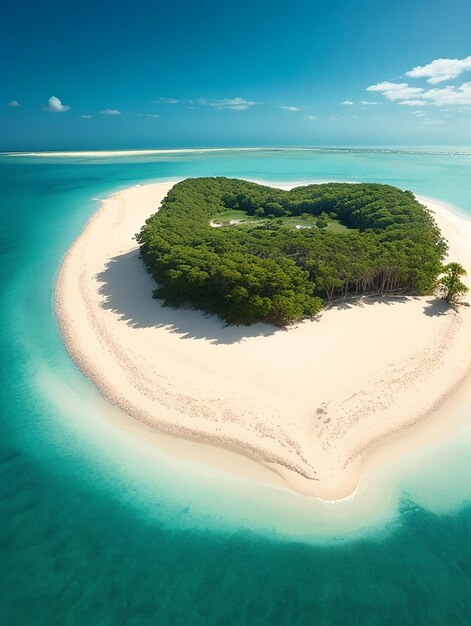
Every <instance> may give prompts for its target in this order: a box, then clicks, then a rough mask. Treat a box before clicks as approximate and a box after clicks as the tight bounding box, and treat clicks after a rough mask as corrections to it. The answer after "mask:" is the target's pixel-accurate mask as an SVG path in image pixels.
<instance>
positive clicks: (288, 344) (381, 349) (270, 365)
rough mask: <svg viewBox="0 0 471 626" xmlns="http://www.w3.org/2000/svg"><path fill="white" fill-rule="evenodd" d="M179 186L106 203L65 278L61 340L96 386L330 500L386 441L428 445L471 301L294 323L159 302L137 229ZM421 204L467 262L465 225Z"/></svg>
mask: <svg viewBox="0 0 471 626" xmlns="http://www.w3.org/2000/svg"><path fill="white" fill-rule="evenodd" d="M173 184H174V183H157V184H152V185H144V186H137V187H133V188H131V189H127V190H125V191H122V192H120V193H118V194H116V195H114V196H112V197H111V198H109V199H107V200H105V201H104V202H103V204H102V206H101V208H100V210H99V211H98V212H97V213H96V214H95V215H94V216H93V217H92V219H91V220H90V221H89V222H88V224H87V225H86V227H85V229H84V231H83V232H82V234H81V235H80V237H79V238H78V239H77V240H76V241H75V243H74V245H73V246H72V248H71V249H70V250H69V252H68V254H67V256H66V258H65V260H64V263H63V265H62V268H61V271H60V273H59V277H58V281H57V289H56V309H57V314H58V318H59V321H60V325H61V330H62V333H63V337H64V340H65V343H66V346H67V348H68V350H69V353H70V354H71V356H72V358H73V359H74V360H75V362H76V363H77V364H78V365H79V367H80V368H81V369H82V370H83V371H84V372H85V373H86V374H87V375H88V376H89V377H90V378H91V379H92V380H93V381H94V383H95V384H96V385H97V387H98V388H99V389H100V391H101V392H102V393H103V394H104V395H105V396H106V397H107V398H109V399H110V400H111V401H112V402H113V403H114V404H116V405H118V406H120V407H121V408H122V409H124V410H125V411H126V412H127V413H129V414H130V415H132V416H134V417H136V418H138V419H141V420H143V421H145V422H147V423H150V424H152V425H155V426H156V427H157V428H159V429H160V430H162V431H164V432H168V433H173V434H178V435H183V436H185V437H189V438H194V439H196V440H198V441H201V442H207V443H213V444H218V445H220V446H223V447H229V448H231V449H234V450H237V451H239V452H243V453H245V454H247V455H249V456H251V457H252V458H254V459H256V460H258V461H260V462H262V463H264V464H265V465H267V466H268V467H271V468H272V469H274V470H276V471H277V472H278V473H279V474H281V476H283V478H284V479H285V480H286V481H287V482H288V484H289V485H291V486H292V487H293V488H295V489H297V490H299V491H301V492H303V493H306V494H312V495H317V496H320V497H323V498H326V499H337V498H340V497H343V496H345V495H348V494H350V493H352V491H353V490H354V489H355V486H356V485H357V482H358V478H359V471H360V466H361V462H362V460H363V459H364V457H365V455H366V453H367V452H368V451H370V450H372V449H374V448H376V447H377V445H378V444H379V443H383V442H384V441H385V440H389V441H391V440H393V439H394V437H393V435H397V434H398V433H403V432H408V431H410V433H409V432H408V436H409V437H410V438H412V439H414V436H415V437H416V441H417V445H420V442H421V438H420V437H417V436H416V433H417V431H419V430H420V429H418V428H415V429H411V427H412V426H413V425H415V424H418V423H422V424H423V423H424V422H426V420H425V418H426V417H428V416H431V415H432V414H434V415H435V417H438V418H440V413H439V412H440V407H441V406H442V404H443V402H444V401H445V400H448V399H449V398H450V396H451V394H452V393H453V392H454V391H455V390H457V388H458V387H459V386H460V384H461V383H462V382H463V381H464V380H465V378H466V377H467V375H468V373H469V372H470V371H471V307H469V308H468V307H461V308H460V309H459V312H458V313H455V312H454V311H453V310H451V309H448V308H447V307H446V306H445V305H444V304H443V303H442V302H441V301H438V300H436V299H435V298H434V297H421V298H397V299H380V300H376V301H373V300H370V299H364V300H363V301H362V302H360V303H350V304H346V305H341V306H338V307H337V308H332V309H330V310H328V311H325V312H324V313H323V315H322V317H321V319H320V321H306V322H303V323H301V324H298V325H297V326H296V327H293V328H290V329H289V330H287V331H286V330H277V329H274V328H273V327H271V326H268V325H264V324H257V325H254V326H251V327H225V326H224V324H223V323H222V322H221V321H220V320H218V319H217V318H215V317H207V316H205V315H203V314H201V313H199V312H197V311H188V310H173V309H170V308H165V307H162V305H161V304H160V303H159V302H158V301H156V300H154V299H153V298H152V291H153V289H154V288H155V285H154V283H153V280H152V279H151V277H150V276H149V275H148V274H146V272H145V270H144V267H143V265H142V263H141V261H140V260H139V258H138V249H137V245H136V242H135V240H134V234H135V233H136V232H138V231H139V229H140V227H141V225H142V224H143V223H144V221H145V219H146V218H147V217H148V216H149V215H151V214H152V213H154V212H155V211H156V210H157V208H158V207H159V205H160V202H161V200H162V198H163V197H164V196H165V194H166V193H167V191H168V190H169V189H170V188H171V187H172V185H173ZM421 201H423V202H425V200H424V199H421ZM426 203H427V206H428V207H429V209H430V210H432V211H433V212H434V215H435V218H436V220H437V222H438V224H439V226H440V228H441V230H442V232H443V234H444V235H445V237H446V238H447V239H448V241H449V244H450V257H451V258H452V259H453V260H457V261H459V262H461V263H462V264H463V265H464V266H465V267H467V268H469V269H470V271H471V221H469V220H467V219H466V218H464V217H462V216H460V215H458V214H457V213H455V212H453V211H451V210H449V209H448V208H445V207H443V206H440V205H438V204H436V203H434V202H431V201H429V200H427V201H426ZM467 397H468V399H469V397H470V396H469V395H468V396H467ZM209 450H210V448H209V447H208V454H209V453H210V452H209Z"/></svg>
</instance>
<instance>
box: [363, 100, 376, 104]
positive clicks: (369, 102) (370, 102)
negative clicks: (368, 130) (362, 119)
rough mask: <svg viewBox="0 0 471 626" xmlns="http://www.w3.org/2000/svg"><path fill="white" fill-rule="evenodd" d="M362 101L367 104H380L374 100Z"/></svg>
mask: <svg viewBox="0 0 471 626" xmlns="http://www.w3.org/2000/svg"><path fill="white" fill-rule="evenodd" d="M361 103H362V104H365V105H370V104H378V103H377V102H373V101H372V100H362V101H361Z"/></svg>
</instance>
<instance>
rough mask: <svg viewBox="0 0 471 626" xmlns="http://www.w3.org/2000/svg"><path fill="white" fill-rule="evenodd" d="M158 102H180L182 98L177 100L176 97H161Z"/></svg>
mask: <svg viewBox="0 0 471 626" xmlns="http://www.w3.org/2000/svg"><path fill="white" fill-rule="evenodd" d="M156 102H165V104H178V103H179V102H180V100H176V99H175V98H159V99H158V100H156Z"/></svg>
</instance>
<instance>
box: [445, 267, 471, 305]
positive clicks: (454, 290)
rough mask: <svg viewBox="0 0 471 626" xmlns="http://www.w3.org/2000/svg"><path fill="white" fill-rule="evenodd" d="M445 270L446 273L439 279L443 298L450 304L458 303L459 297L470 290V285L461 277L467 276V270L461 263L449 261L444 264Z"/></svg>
mask: <svg viewBox="0 0 471 626" xmlns="http://www.w3.org/2000/svg"><path fill="white" fill-rule="evenodd" d="M443 271H444V272H445V274H444V276H442V277H441V278H440V280H439V281H438V284H439V286H440V287H441V290H442V294H443V299H444V300H446V301H447V302H449V303H450V304H457V302H458V298H459V297H460V296H462V295H464V294H465V293H467V292H468V291H469V289H468V287H466V285H465V284H464V283H463V282H462V281H461V277H462V276H466V270H465V269H464V267H463V266H462V265H460V264H459V263H448V265H445V266H444V268H443Z"/></svg>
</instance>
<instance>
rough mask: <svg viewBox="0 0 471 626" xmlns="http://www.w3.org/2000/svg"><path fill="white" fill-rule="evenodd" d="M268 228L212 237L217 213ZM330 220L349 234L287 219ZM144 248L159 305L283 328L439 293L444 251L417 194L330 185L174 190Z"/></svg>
mask: <svg viewBox="0 0 471 626" xmlns="http://www.w3.org/2000/svg"><path fill="white" fill-rule="evenodd" d="M227 209H239V210H243V211H245V212H246V213H247V214H248V215H256V216H258V217H261V216H266V217H270V218H271V219H269V220H267V221H266V222H265V223H264V224H263V225H257V226H255V225H254V226H253V227H247V226H246V227H244V228H233V227H230V228H224V227H222V228H212V227H211V226H210V221H211V219H212V217H213V216H214V215H215V214H217V213H218V212H220V211H224V210H227ZM305 213H308V214H310V215H313V216H319V217H320V216H321V214H322V215H323V216H325V215H327V216H330V217H332V218H334V219H337V220H339V221H340V222H341V223H342V224H344V225H345V226H346V227H347V230H344V231H342V232H330V231H328V230H325V229H323V228H305V229H302V230H296V229H293V228H289V227H288V226H286V225H284V224H283V223H282V218H283V217H286V216H297V215H302V214H305ZM136 237H137V240H138V242H139V244H140V247H141V256H142V259H143V260H144V263H145V265H146V267H147V269H148V270H149V272H150V273H151V274H152V275H153V277H154V278H155V280H156V283H157V288H156V291H155V296H156V297H157V298H162V299H163V300H164V301H165V303H166V304H168V305H171V306H182V305H191V306H193V307H195V308H198V309H202V310H204V311H208V312H210V313H216V314H218V315H219V316H220V317H222V318H223V319H224V320H226V321H227V322H228V323H244V324H251V323H253V322H257V321H265V322H268V323H272V324H276V325H279V326H283V325H286V324H287V323H289V322H291V321H294V320H299V319H302V318H304V317H310V316H313V315H315V314H316V313H317V312H319V311H320V309H321V308H322V307H323V306H325V304H326V303H329V302H331V301H332V300H333V299H334V298H336V297H339V296H342V297H348V296H351V295H361V294H394V293H404V294H428V293H433V291H434V290H435V288H436V285H437V279H438V276H439V275H440V273H441V271H442V261H443V258H444V256H445V254H446V251H447V246H446V242H445V241H444V239H443V237H442V236H441V233H440V231H439V229H438V227H437V225H436V224H435V221H434V219H433V217H432V216H431V214H430V213H429V212H428V211H427V210H426V209H425V208H424V207H423V206H422V205H421V204H420V203H419V202H417V200H416V199H415V197H414V195H413V194H412V193H411V192H410V191H401V190H400V189H398V188H396V187H392V186H390V185H381V184H370V183H361V184H352V183H328V184H321V185H306V186H302V187H297V188H295V189H292V190H291V191H289V192H287V191H283V190H280V189H273V188H271V187H267V186H263V185H258V184H256V183H250V182H248V181H244V180H237V179H228V178H223V177H216V178H194V179H187V180H184V181H182V182H180V183H178V184H176V185H175V186H174V187H173V188H172V189H171V190H170V191H169V193H168V194H167V196H166V198H165V199H164V201H163V202H162V206H161V209H160V210H159V211H158V213H156V214H155V215H153V216H151V217H150V218H149V219H148V220H147V221H146V223H145V224H144V226H143V227H142V229H141V231H140V233H138V234H137V236H136Z"/></svg>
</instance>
